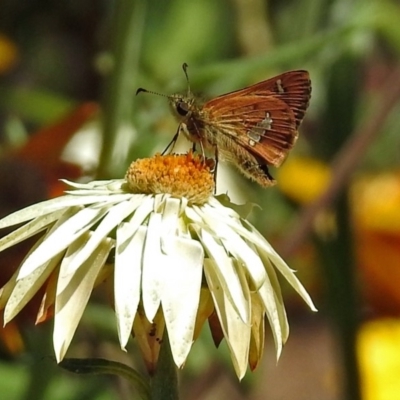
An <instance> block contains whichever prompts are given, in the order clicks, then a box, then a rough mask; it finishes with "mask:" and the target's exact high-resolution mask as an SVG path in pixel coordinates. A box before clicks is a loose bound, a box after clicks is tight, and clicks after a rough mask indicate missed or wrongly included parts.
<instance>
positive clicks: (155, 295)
mask: <svg viewBox="0 0 400 400" xmlns="http://www.w3.org/2000/svg"><path fill="white" fill-rule="evenodd" d="M161 231H162V215H161V214H158V213H152V214H150V219H149V224H148V226H147V234H146V241H145V246H144V252H143V272H142V296H143V309H144V312H145V315H146V318H147V319H148V320H149V321H150V322H152V321H153V318H154V316H155V315H156V313H157V310H158V307H159V306H160V303H161V293H162V287H163V282H164V272H165V269H164V265H163V257H162V253H161Z"/></svg>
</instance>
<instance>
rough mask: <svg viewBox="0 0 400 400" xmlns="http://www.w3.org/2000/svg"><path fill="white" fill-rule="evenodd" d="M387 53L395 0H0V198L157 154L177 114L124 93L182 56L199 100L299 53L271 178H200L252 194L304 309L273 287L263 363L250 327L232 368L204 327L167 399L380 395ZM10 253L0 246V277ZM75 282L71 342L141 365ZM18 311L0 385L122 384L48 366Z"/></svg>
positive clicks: (395, 385) (52, 394) (385, 319)
mask: <svg viewBox="0 0 400 400" xmlns="http://www.w3.org/2000/svg"><path fill="white" fill-rule="evenodd" d="M399 52H400V2H399V1H397V0H287V1H281V0H270V1H267V0H192V1H185V0H170V1H155V0H149V1H145V0H119V1H117V0H115V1H112V0H109V1H106V0H104V1H93V0H92V1H90V0H79V1H78V0H70V1H68V2H67V1H64V2H59V1H55V0H30V1H29V2H27V1H23V0H3V1H2V2H1V4H0V213H1V215H5V214H7V213H9V212H10V211H11V210H12V209H15V208H20V207H22V206H24V205H27V204H31V203H33V202H35V201H38V200H41V199H45V198H48V197H50V196H54V195H57V194H60V193H61V192H60V190H61V189H60V187H59V186H58V185H59V184H58V182H57V179H58V178H62V177H67V178H71V179H74V178H75V179H78V178H80V177H86V179H88V178H91V179H93V178H100V179H103V178H110V177H112V178H120V177H122V176H123V175H124V172H125V170H126V169H127V166H128V165H129V163H130V162H131V161H132V160H134V159H136V158H138V157H145V156H151V155H153V154H155V153H156V152H161V151H162V150H163V149H164V147H165V146H166V145H167V143H168V142H169V141H170V140H171V138H172V136H173V135H174V133H175V132H176V128H177V123H176V121H175V120H174V118H173V116H172V115H171V113H170V110H169V108H168V104H167V101H166V99H165V98H162V97H158V96H151V95H146V94H143V95H140V96H137V97H136V96H135V92H136V89H137V88H138V87H144V88H146V89H149V90H154V91H157V92H160V93H165V94H171V93H174V92H177V91H178V92H179V91H182V92H183V93H185V91H186V90H187V87H186V80H185V76H184V74H183V72H182V69H181V65H182V64H183V63H184V62H186V63H188V64H189V70H188V72H189V78H190V84H191V88H192V90H193V92H195V93H198V94H199V95H200V96H201V97H203V98H205V99H207V98H212V97H213V96H216V95H220V94H223V93H226V92H228V91H231V90H235V89H240V88H242V87H245V86H247V85H250V84H253V83H256V82H258V81H261V80H264V79H267V78H270V77H272V76H274V75H276V74H279V73H281V72H284V71H287V70H291V69H307V70H308V71H309V72H310V75H311V79H312V86H313V92H312V99H311V104H310V108H309V110H308V112H307V115H306V117H305V120H304V122H303V124H302V126H301V127H300V138H299V140H298V142H297V145H296V148H295V149H294V150H293V151H292V152H291V155H290V156H289V159H288V160H287V162H286V163H285V164H284V165H283V166H282V167H281V168H280V170H279V171H272V175H273V176H275V177H276V178H277V180H278V185H277V186H276V187H274V188H271V189H268V190H265V189H261V188H260V187H258V186H257V185H256V184H255V183H252V182H249V181H246V180H245V179H244V178H242V177H241V176H240V175H239V174H238V173H237V171H236V170H232V169H231V168H229V167H226V166H224V165H222V166H221V168H220V170H219V176H218V192H226V191H227V192H228V194H229V195H230V196H231V197H232V199H233V200H234V201H237V202H239V203H240V202H245V201H249V202H253V203H257V204H259V205H260V206H261V208H262V210H255V211H254V214H253V215H252V218H253V222H254V223H255V224H256V226H257V227H258V229H259V230H260V231H261V232H262V233H263V234H264V235H265V236H266V237H267V239H268V240H270V241H271V243H273V245H274V246H275V247H276V249H277V250H278V252H280V254H281V255H282V256H283V257H284V258H285V259H286V260H287V261H288V263H289V264H290V265H291V266H292V267H293V268H294V269H296V270H298V275H299V277H300V279H301V280H302V281H303V283H304V284H305V286H306V288H307V289H308V290H309V291H310V293H311V295H312V297H313V298H314V301H315V303H316V305H317V307H318V308H319V313H318V314H311V313H310V312H309V310H308V309H306V307H305V306H304V305H303V304H302V303H301V302H300V301H299V299H298V298H297V297H296V295H295V294H294V293H292V292H291V291H290V290H287V292H286V293H285V298H286V304H287V308H288V314H289V322H290V324H291V336H290V337H289V341H288V343H287V345H286V348H285V351H284V352H283V355H282V358H281V360H280V361H279V363H278V364H276V362H275V358H274V354H273V353H274V350H273V344H272V341H271V339H270V338H268V343H267V344H266V354H265V360H264V362H263V363H262V364H261V365H260V366H259V368H258V369H257V370H256V371H255V372H254V373H250V372H249V373H248V375H247V376H246V378H245V379H244V381H243V382H242V383H239V382H237V379H236V377H235V375H234V372H233V368H232V367H231V365H230V362H229V357H228V353H227V351H226V349H225V348H224V346H222V348H221V349H219V350H215V349H214V348H213V346H212V344H211V342H212V341H211V339H210V337H209V334H208V332H204V335H203V336H202V338H201V340H200V341H198V342H196V344H195V345H194V347H193V350H192V352H191V354H190V355H189V360H188V363H187V365H186V367H185V368H184V370H183V372H182V377H181V390H182V398H184V399H189V400H190V399H201V400H203V399H204V400H205V399H223V398H230V399H232V400H235V399H238V400H239V399H251V400H261V399H268V400H278V399H296V400H303V399H304V400H339V399H340V400H341V399H348V400H357V399H361V398H362V399H367V400H396V399H398V398H399V397H400V394H399V393H400V383H399V382H400V379H399V378H400V377H399V375H400V372H399V371H400V321H399V320H398V319H397V318H398V316H399V311H400V290H399V287H400V211H399V210H400V170H399V153H400V134H399V130H400V118H399V115H400V114H399V112H400V101H399V100H400V62H399ZM82 110H83V111H82ZM60 121H61V122H60ZM75 133H76V134H75ZM34 138H36V141H35V139H34ZM67 142H69V143H68V145H66V143H67ZM101 143H102V145H101ZM179 145H180V146H181V147H179V149H180V150H182V151H185V150H186V149H188V148H190V144H189V143H186V142H185V141H184V140H183V141H180V143H179ZM19 256H20V254H9V255H8V256H7V257H8V258H7V257H6V258H4V259H0V267H1V269H0V271H2V272H1V274H0V283H1V285H2V284H4V282H5V281H6V280H7V279H8V278H9V276H10V273H11V272H12V268H13V267H14V268H15V267H16V262H17V260H18V257H19ZM93 297H94V298H93V302H92V305H91V306H90V307H89V309H88V310H87V312H86V314H85V317H84V319H83V321H82V324H81V327H80V328H79V330H78V332H77V335H76V337H75V339H74V341H73V346H72V347H73V349H72V350H71V354H72V355H79V356H82V357H84V356H92V357H93V356H101V357H106V358H111V359H118V360H122V361H126V362H129V363H132V362H134V364H135V365H137V367H138V368H141V362H140V359H139V357H138V356H137V355H135V354H136V353H137V350H136V349H135V348H134V347H133V348H132V350H131V351H132V353H130V354H128V355H126V354H121V353H122V352H121V351H120V350H119V346H118V343H117V340H116V327H115V322H114V316H113V312H112V310H111V309H110V307H109V306H108V305H107V304H106V303H107V301H106V300H107V296H106V294H104V293H102V292H101V290H99V291H97V293H94V296H93ZM34 311H35V309H34V308H32V310H30V309H29V310H28V312H27V313H26V315H23V316H22V317H21V318H20V319H19V320H18V321H17V324H16V326H14V328H13V329H15V331H14V330H11V332H10V331H8V332H5V333H1V336H0V338H2V344H1V345H0V348H1V360H0V397H1V398H6V399H7V400H14V399H15V400H17V399H18V400H20V399H52V400H64V399H65V400H67V399H68V400H78V399H96V400H108V399H115V398H120V399H130V398H134V397H132V395H131V394H130V388H129V387H128V386H127V385H126V383H124V382H122V381H119V380H117V379H115V378H109V377H106V378H103V377H102V378H98V377H87V376H84V377H79V376H78V377H77V376H73V375H71V374H68V373H67V372H64V371H62V370H61V368H58V367H57V366H56V364H55V361H54V359H53V358H52V357H53V356H52V348H51V321H50V322H47V323H45V324H42V325H39V326H36V327H35V326H34V320H35V312H34ZM22 343H24V345H23V344H22ZM132 359H134V361H132Z"/></svg>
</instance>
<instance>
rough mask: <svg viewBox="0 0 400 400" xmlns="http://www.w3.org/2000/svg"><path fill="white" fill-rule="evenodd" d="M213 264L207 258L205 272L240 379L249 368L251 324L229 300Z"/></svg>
mask: <svg viewBox="0 0 400 400" xmlns="http://www.w3.org/2000/svg"><path fill="white" fill-rule="evenodd" d="M213 264H214V263H213V262H212V260H208V259H205V260H204V272H205V275H206V279H207V283H208V287H209V288H210V292H211V295H212V297H213V300H214V305H215V309H216V312H217V315H218V318H219V321H220V323H221V328H222V331H223V332H224V336H225V339H226V341H227V344H228V347H229V349H230V353H231V357H232V363H233V366H234V368H235V371H236V374H237V376H238V377H239V379H242V378H243V376H244V375H245V373H246V369H247V363H248V357H249V347H250V334H251V326H250V324H245V323H244V322H243V321H242V319H241V318H240V317H239V315H238V314H237V312H236V310H235V309H234V308H233V307H232V305H231V302H230V301H228V299H227V297H226V293H225V291H224V290H223V288H222V285H221V282H220V281H219V280H218V277H217V275H216V273H215V266H214V265H213Z"/></svg>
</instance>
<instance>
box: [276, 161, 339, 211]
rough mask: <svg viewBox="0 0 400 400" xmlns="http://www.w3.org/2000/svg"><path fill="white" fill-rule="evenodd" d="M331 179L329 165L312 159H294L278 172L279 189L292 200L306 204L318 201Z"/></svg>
mask: <svg viewBox="0 0 400 400" xmlns="http://www.w3.org/2000/svg"><path fill="white" fill-rule="evenodd" d="M330 177H331V171H330V168H329V166H328V165H326V164H325V163H323V162H322V161H318V160H315V159H312V158H301V157H293V158H291V159H289V160H287V161H286V162H285V164H284V165H282V167H281V168H280V170H279V171H278V177H277V180H278V184H279V188H280V189H281V191H282V192H283V193H285V194H286V195H287V196H288V197H289V198H291V199H292V200H294V201H296V202H298V203H300V204H306V203H309V202H311V201H313V200H314V199H316V198H317V197H318V196H319V195H320V194H321V193H322V192H323V191H324V189H325V188H326V187H327V185H328V182H329V180H330Z"/></svg>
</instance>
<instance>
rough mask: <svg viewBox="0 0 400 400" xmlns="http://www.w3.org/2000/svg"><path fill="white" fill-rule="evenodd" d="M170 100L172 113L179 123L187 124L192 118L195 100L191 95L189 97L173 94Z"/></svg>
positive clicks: (169, 97)
mask: <svg viewBox="0 0 400 400" xmlns="http://www.w3.org/2000/svg"><path fill="white" fill-rule="evenodd" d="M168 99H169V104H170V106H171V109H172V112H173V113H174V115H175V117H176V118H177V119H178V120H179V121H181V122H185V121H187V120H188V119H189V118H190V117H191V115H192V112H193V109H194V107H195V98H194V97H193V95H191V93H189V95H188V96H183V95H181V94H173V95H172V96H168Z"/></svg>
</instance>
